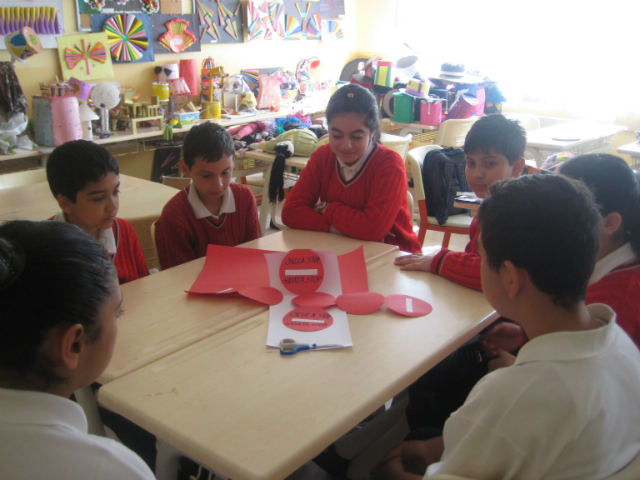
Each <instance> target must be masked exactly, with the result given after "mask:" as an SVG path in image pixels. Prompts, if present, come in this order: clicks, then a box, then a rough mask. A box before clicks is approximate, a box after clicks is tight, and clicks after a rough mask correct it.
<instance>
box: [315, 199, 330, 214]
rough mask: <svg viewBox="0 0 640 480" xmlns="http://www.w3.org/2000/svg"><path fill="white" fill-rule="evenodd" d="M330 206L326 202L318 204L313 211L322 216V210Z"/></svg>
mask: <svg viewBox="0 0 640 480" xmlns="http://www.w3.org/2000/svg"><path fill="white" fill-rule="evenodd" d="M329 205H330V203H328V202H320V203H318V204H317V205H316V206H315V207H313V209H314V210H315V211H316V212H318V213H322V214H324V209H325V208H327V207H328V206H329Z"/></svg>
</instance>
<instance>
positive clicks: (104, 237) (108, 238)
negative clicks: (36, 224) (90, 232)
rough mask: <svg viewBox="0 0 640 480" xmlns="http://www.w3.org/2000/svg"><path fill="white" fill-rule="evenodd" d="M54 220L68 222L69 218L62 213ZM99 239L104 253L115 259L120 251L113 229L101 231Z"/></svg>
mask: <svg viewBox="0 0 640 480" xmlns="http://www.w3.org/2000/svg"><path fill="white" fill-rule="evenodd" d="M53 219H54V220H55V221H58V222H66V221H67V216H66V215H65V213H64V212H60V213H58V214H57V215H56V216H55V217H53ZM98 237H99V238H98V241H99V242H100V244H101V245H102V248H104V251H105V252H107V253H108V254H109V255H111V256H112V257H113V256H114V255H115V254H116V251H117V249H118V247H117V244H116V237H115V236H114V235H113V228H107V229H105V230H100V233H99V235H98Z"/></svg>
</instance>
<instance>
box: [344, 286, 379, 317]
mask: <svg viewBox="0 0 640 480" xmlns="http://www.w3.org/2000/svg"><path fill="white" fill-rule="evenodd" d="M336 301H337V304H338V308H340V309H341V310H344V311H345V312H347V313H352V314H354V315H367V314H369V313H373V312H375V311H376V310H378V309H379V308H380V307H381V306H382V305H384V297H383V296H382V295H380V294H379V293H375V292H361V293H347V294H345V295H340V296H339V297H338V298H337V299H336Z"/></svg>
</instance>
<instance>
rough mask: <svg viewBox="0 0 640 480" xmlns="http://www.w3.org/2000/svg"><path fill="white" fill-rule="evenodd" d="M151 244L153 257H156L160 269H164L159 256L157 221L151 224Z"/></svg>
mask: <svg viewBox="0 0 640 480" xmlns="http://www.w3.org/2000/svg"><path fill="white" fill-rule="evenodd" d="M150 230H151V246H152V247H153V257H154V258H155V259H156V261H157V264H158V270H162V266H161V265H160V259H159V258H158V247H157V246H156V222H153V223H152V224H151V229H150Z"/></svg>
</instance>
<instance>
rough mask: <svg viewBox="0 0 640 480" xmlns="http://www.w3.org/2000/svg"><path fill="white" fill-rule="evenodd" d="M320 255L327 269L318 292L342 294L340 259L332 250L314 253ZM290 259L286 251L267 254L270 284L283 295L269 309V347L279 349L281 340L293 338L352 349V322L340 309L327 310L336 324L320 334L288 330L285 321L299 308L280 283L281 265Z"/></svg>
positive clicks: (303, 341)
mask: <svg viewBox="0 0 640 480" xmlns="http://www.w3.org/2000/svg"><path fill="white" fill-rule="evenodd" d="M314 252H315V253H317V254H318V255H319V256H320V259H321V260H322V264H323V266H324V279H323V281H322V283H321V284H320V287H319V288H318V290H316V291H317V292H324V293H328V294H330V295H333V296H334V297H337V296H339V295H342V283H341V281H340V267H339V266H338V257H337V255H336V252H335V251H333V250H314ZM286 256H287V252H283V253H268V254H265V258H266V259H267V265H268V266H269V281H270V284H271V286H272V287H273V288H276V289H278V290H280V291H281V292H282V295H283V296H284V299H283V300H282V302H281V303H279V304H278V305H274V306H271V307H270V308H269V330H268V333H267V346H269V347H280V341H281V340H282V339H284V338H292V339H293V340H295V341H296V342H298V343H308V344H312V343H315V344H316V345H327V344H336V345H342V346H344V347H351V346H353V342H352V340H351V331H350V330H349V320H348V318H347V314H346V313H345V312H344V311H342V310H340V309H339V308H337V307H330V308H327V309H325V310H326V311H327V312H329V313H330V314H331V316H332V317H333V325H331V326H330V327H328V328H325V329H324V330H320V331H317V332H300V331H297V330H293V329H291V328H288V327H286V326H285V325H284V323H283V322H282V319H283V318H284V317H285V315H286V314H287V313H289V312H290V311H291V310H294V309H295V308H296V305H294V304H293V302H292V300H293V299H294V298H295V297H296V296H297V295H296V294H293V293H291V292H290V291H289V290H287V289H286V288H285V287H284V285H282V282H281V280H280V264H281V263H282V260H283V259H284V258H285V257H286Z"/></svg>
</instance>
